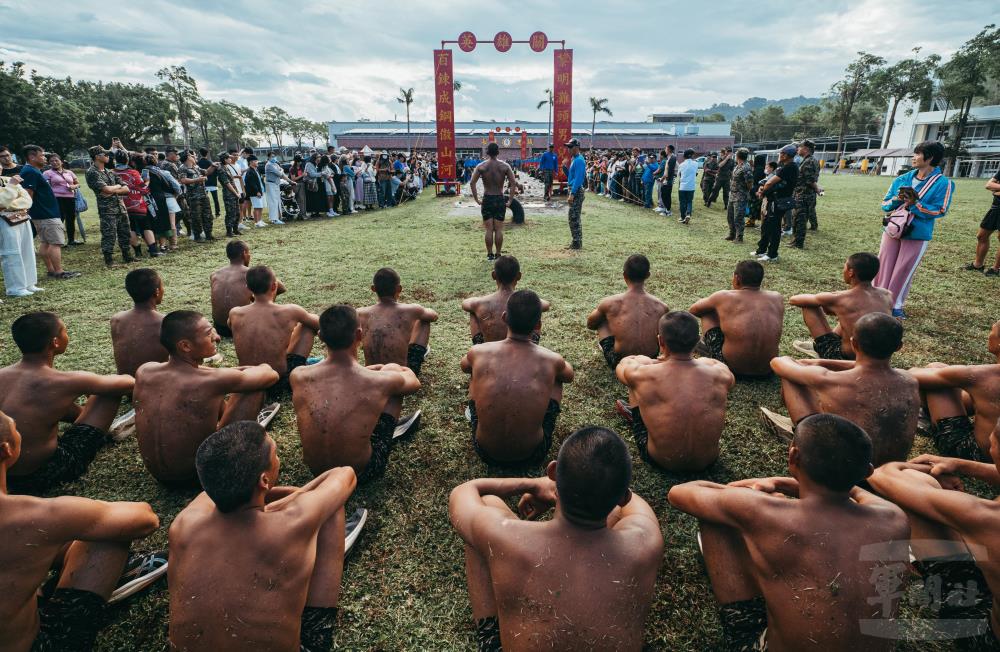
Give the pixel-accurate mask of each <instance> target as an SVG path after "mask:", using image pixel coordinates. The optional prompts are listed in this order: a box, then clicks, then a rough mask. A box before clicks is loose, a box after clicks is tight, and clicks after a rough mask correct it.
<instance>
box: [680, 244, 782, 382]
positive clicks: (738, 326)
mask: <svg viewBox="0 0 1000 652" xmlns="http://www.w3.org/2000/svg"><path fill="white" fill-rule="evenodd" d="M763 282H764V266H763V265H761V264H760V263H758V262H757V261H755V260H743V261H740V262H739V263H737V264H736V271H735V272H733V281H732V283H733V289H732V290H720V291H718V292H716V293H714V294H712V295H711V296H710V297H708V298H706V299H699V300H698V301H696V302H695V303H694V305H693V306H691V307H690V308H689V311H690V312H691V314H692V315H694V316H695V317H700V318H701V328H702V332H703V333H704V336H703V342H702V344H701V345H699V349H698V352H699V353H702V354H703V355H707V356H708V357H710V358H714V359H716V360H718V361H719V362H724V363H726V365H728V366H729V368H730V369H731V370H732V372H733V373H734V374H736V377H737V378H767V377H770V376H771V366H770V365H771V359H772V358H773V357H775V356H776V355H778V343H779V342H780V341H781V328H782V324H783V320H784V317H785V301H784V299H783V298H782V297H781V295H780V294H779V293H777V292H772V291H770V290H762V289H761V284H762V283H763Z"/></svg>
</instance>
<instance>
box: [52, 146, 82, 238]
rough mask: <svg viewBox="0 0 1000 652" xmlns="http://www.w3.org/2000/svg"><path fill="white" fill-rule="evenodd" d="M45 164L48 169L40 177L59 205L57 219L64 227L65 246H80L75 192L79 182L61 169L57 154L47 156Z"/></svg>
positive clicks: (60, 161)
mask: <svg viewBox="0 0 1000 652" xmlns="http://www.w3.org/2000/svg"><path fill="white" fill-rule="evenodd" d="M46 162H47V163H48V164H49V169H48V170H46V171H45V172H42V176H43V177H45V180H46V181H48V182H49V185H50V186H52V194H54V195H55V196H56V202H57V203H58V204H59V218H60V219H61V220H62V222H63V225H65V227H66V244H67V245H80V244H83V243H82V242H77V241H76V190H77V188H79V187H80V182H79V180H77V178H76V175H75V174H73V173H72V172H70V171H69V170H67V169H65V168H64V167H63V161H62V158H61V157H60V156H59V155H58V154H49V156H48V158H47V159H46Z"/></svg>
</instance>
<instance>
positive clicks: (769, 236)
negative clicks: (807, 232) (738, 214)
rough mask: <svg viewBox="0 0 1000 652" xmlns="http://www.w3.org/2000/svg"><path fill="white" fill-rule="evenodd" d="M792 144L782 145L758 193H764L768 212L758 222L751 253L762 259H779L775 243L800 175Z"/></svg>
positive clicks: (766, 261)
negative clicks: (773, 170)
mask: <svg viewBox="0 0 1000 652" xmlns="http://www.w3.org/2000/svg"><path fill="white" fill-rule="evenodd" d="M795 153H796V148H795V145H785V146H784V147H782V148H781V150H780V151H779V152H778V171H777V172H776V173H775V175H774V176H773V177H771V178H770V179H768V181H767V183H765V184H764V185H763V186H762V187H761V189H760V190H758V191H757V196H758V197H761V198H763V197H765V196H766V197H767V198H768V202H767V215H766V216H765V217H764V223H763V224H761V225H760V241H759V242H758V243H757V249H756V250H755V251H754V255H755V256H756V257H757V259H758V260H759V261H761V262H762V263H773V262H776V261H777V260H778V245H779V244H781V224H782V220H783V219H784V217H785V214H786V213H788V211H790V210H792V208H793V207H794V206H795V199H793V198H792V191H793V190H795V181H796V179H798V176H799V168H798V167H797V166H796V165H795Z"/></svg>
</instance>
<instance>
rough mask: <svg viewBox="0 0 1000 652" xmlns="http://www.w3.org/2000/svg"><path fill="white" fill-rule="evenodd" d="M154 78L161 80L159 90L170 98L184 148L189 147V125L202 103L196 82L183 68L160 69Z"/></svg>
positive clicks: (168, 67)
mask: <svg viewBox="0 0 1000 652" xmlns="http://www.w3.org/2000/svg"><path fill="white" fill-rule="evenodd" d="M156 76H157V77H159V78H160V80H162V83H161V84H160V90H161V91H162V92H163V94H164V95H166V96H167V97H169V98H170V100H171V101H172V102H173V104H174V108H175V109H177V119H178V121H179V122H180V123H181V133H182V134H183V136H184V146H185V147H190V146H191V123H192V122H194V120H195V117H196V109H197V107H198V106H199V105H200V104H201V103H202V100H201V95H199V94H198V82H196V81H195V80H194V78H193V77H192V76H191V75H189V74H188V71H187V68H185V67H184V66H167V67H165V68H160V69H159V70H158V71H157V72H156Z"/></svg>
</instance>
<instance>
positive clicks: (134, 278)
mask: <svg viewBox="0 0 1000 652" xmlns="http://www.w3.org/2000/svg"><path fill="white" fill-rule="evenodd" d="M125 291H126V292H128V295H129V296H130V297H132V301H133V302H134V303H135V307H134V308H132V309H131V310H123V311H121V312H119V313H116V314H115V316H114V317H112V318H111V346H112V348H113V349H114V352H115V367H116V368H117V369H118V373H119V374H125V375H128V376H133V377H134V376H135V372H136V371H138V369H139V367H141V366H142V365H144V364H146V363H147V362H166V360H167V350H166V349H165V348H163V345H162V344H160V324H161V323H163V313H161V312H160V311H159V310H157V309H156V307H157V306H159V305H160V303H162V302H163V281H162V280H161V279H160V275H159V274H157V273H156V270H153V269H148V268H143V269H133V270H132V271H131V272H129V273H128V274H126V275H125Z"/></svg>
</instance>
